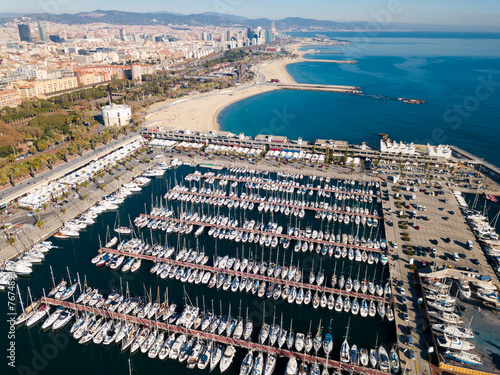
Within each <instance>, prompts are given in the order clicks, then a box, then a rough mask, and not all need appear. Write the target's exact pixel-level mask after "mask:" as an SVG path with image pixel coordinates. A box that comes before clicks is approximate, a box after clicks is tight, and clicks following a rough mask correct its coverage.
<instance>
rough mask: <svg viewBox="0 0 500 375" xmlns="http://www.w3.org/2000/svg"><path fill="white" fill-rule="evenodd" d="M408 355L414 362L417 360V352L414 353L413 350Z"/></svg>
mask: <svg viewBox="0 0 500 375" xmlns="http://www.w3.org/2000/svg"><path fill="white" fill-rule="evenodd" d="M408 355H409V356H410V359H411V360H412V361H414V360H415V352H414V351H413V349H410V350H408Z"/></svg>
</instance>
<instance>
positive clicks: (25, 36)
mask: <svg viewBox="0 0 500 375" xmlns="http://www.w3.org/2000/svg"><path fill="white" fill-rule="evenodd" d="M17 28H18V29H19V38H20V39H21V42H32V41H33V39H32V38H31V29H30V26H29V25H26V24H24V23H20V24H19V25H17Z"/></svg>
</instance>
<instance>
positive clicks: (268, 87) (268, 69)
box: [144, 42, 359, 132]
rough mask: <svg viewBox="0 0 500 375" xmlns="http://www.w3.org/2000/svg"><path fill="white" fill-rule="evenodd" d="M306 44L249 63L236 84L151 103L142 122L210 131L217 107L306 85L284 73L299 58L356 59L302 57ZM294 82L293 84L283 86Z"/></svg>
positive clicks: (215, 124) (217, 126) (214, 124)
mask: <svg viewBox="0 0 500 375" xmlns="http://www.w3.org/2000/svg"><path fill="white" fill-rule="evenodd" d="M306 45H308V43H307V42H301V43H296V44H292V45H290V46H288V47H287V50H288V51H289V52H291V53H293V54H295V55H296V57H293V58H285V59H279V60H274V61H271V62H264V63H262V64H260V65H258V66H255V67H252V71H253V72H254V73H255V78H254V80H253V81H251V82H248V83H245V84H243V85H240V86H236V87H234V88H231V89H227V90H223V91H211V92H209V93H203V94H195V95H192V96H188V97H183V98H181V99H175V100H174V99H170V100H167V101H163V102H160V103H155V104H153V105H151V106H150V107H149V108H148V109H147V113H148V114H147V115H146V117H145V118H146V121H145V123H144V125H145V126H153V125H154V126H163V127H168V128H176V129H179V130H186V129H190V130H192V131H198V132H210V131H217V130H220V124H219V123H218V122H217V115H218V114H219V112H220V111H221V110H223V109H224V108H225V107H227V106H228V105H230V104H233V103H236V102H239V101H241V100H244V99H247V98H249V97H251V96H255V95H258V94H262V93H265V92H269V91H274V90H278V89H282V88H292V89H298V90H301V89H306V90H310V89H311V88H304V87H302V86H304V85H300V86H299V85H298V83H297V82H296V81H295V80H294V79H293V78H292V76H291V75H290V74H289V73H288V70H287V66H288V65H289V64H295V63H300V62H308V61H311V62H321V63H323V62H324V63H337V64H354V63H356V61H344V60H321V59H318V60H314V59H306V58H304V55H306V54H308V53H310V51H300V48H301V47H303V46H306ZM271 79H277V80H279V84H276V83H270V81H271ZM292 85H297V87H296V88H293V87H286V86H292ZM332 87H333V86H332ZM356 89H359V88H356V87H349V86H345V87H342V86H338V87H335V88H334V89H333V90H325V91H340V92H346V91H347V92H350V91H352V90H356Z"/></svg>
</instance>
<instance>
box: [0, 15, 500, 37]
mask: <svg viewBox="0 0 500 375" xmlns="http://www.w3.org/2000/svg"><path fill="white" fill-rule="evenodd" d="M21 16H23V17H29V18H31V19H32V20H33V21H38V20H42V21H50V22H55V23H65V24H69V25H85V24H89V23H96V22H102V23H109V24H112V25H168V24H172V25H187V26H209V25H210V26H221V27H230V26H241V27H251V28H256V27H257V26H261V27H263V28H268V27H270V25H271V20H269V19H267V18H257V19H250V18H245V17H241V16H235V15H232V14H225V13H217V12H204V13H200V14H187V15H186V14H179V13H172V12H167V11H158V12H148V13H134V12H122V11H118V10H100V9H97V10H94V11H93V12H80V13H75V14H69V13H64V14H49V13H32V14H28V13H26V14H18V13H0V25H1V24H4V23H7V22H11V21H13V20H14V19H15V18H19V17H21ZM275 22H276V28H277V29H278V30H285V31H315V32H318V33H320V32H324V31H339V30H365V29H366V26H367V23H366V22H336V21H326V20H323V21H322V20H315V19H307V18H301V17H288V18H284V19H281V20H276V21H275ZM387 30H392V31H396V30H397V31H400V30H412V31H483V32H484V31H491V32H495V31H496V32H498V31H500V29H499V28H498V27H492V26H491V27H482V26H464V25H459V26H453V25H431V24H399V23H390V24H389V25H387ZM380 31H383V30H380Z"/></svg>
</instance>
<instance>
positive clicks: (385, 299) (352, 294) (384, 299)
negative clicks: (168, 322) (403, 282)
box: [99, 248, 391, 309]
mask: <svg viewBox="0 0 500 375" xmlns="http://www.w3.org/2000/svg"><path fill="white" fill-rule="evenodd" d="M99 251H100V252H101V253H104V254H114V255H118V256H120V257H121V256H123V257H125V258H134V259H142V260H148V261H151V262H153V263H155V264H158V266H157V267H156V270H158V271H156V272H155V273H157V274H158V272H159V273H160V274H161V273H163V272H166V271H167V269H166V268H165V267H163V268H160V267H161V266H162V265H164V264H165V265H170V266H174V267H170V268H168V271H170V270H172V269H176V270H179V271H180V270H181V267H182V269H183V270H187V269H190V270H192V271H193V270H199V271H203V273H205V272H206V273H208V274H209V275H210V278H212V276H213V275H218V274H223V275H225V277H224V279H225V280H226V279H228V278H227V276H228V275H231V276H232V277H234V278H235V279H236V277H241V278H246V279H247V280H248V279H252V280H259V281H260V282H267V283H269V285H271V283H276V284H277V285H280V287H281V285H283V286H284V285H288V286H289V287H292V288H296V289H298V290H300V289H303V290H304V289H308V290H312V291H317V292H321V293H328V294H329V295H333V294H335V295H337V296H342V297H344V298H345V297H349V298H360V299H366V300H368V301H375V302H381V303H390V302H391V296H390V294H388V295H387V294H386V295H385V296H378V295H373V294H363V293H358V292H356V291H352V290H351V291H347V290H342V289H334V288H328V287H325V286H322V285H315V284H305V283H300V282H296V281H292V280H289V279H282V278H274V277H270V276H266V275H263V274H257V273H249V272H243V271H236V270H234V269H228V268H224V269H222V268H217V267H211V266H206V265H203V264H197V263H192V262H183V261H178V260H174V259H165V258H159V257H158V256H152V255H145V254H140V253H132V252H127V251H120V250H114V249H107V248H101V249H100V250H99ZM111 261H112V258H110V260H109V262H111ZM192 271H191V272H192ZM166 273H167V272H166ZM203 273H202V272H199V273H197V275H203ZM176 274H177V271H176V272H175V273H174V275H176ZM184 274H185V272H182V275H183V276H184ZM162 276H163V277H162V278H166V277H167V276H164V275H162ZM188 276H189V275H188ZM332 276H333V275H332ZM169 277H170V278H172V277H171V276H170V275H169ZM201 277H202V276H201ZM195 278H196V277H193V278H192V282H194V279H195ZM198 278H199V277H198ZM186 279H187V277H186ZM327 279H331V278H330V277H327ZM358 282H359V281H358ZM197 283H198V284H199V281H198V282H197ZM204 284H206V283H204ZM325 284H326V282H325ZM264 285H266V284H264ZM219 287H220V286H219ZM373 288H375V287H373ZM225 289H226V288H225ZM273 290H274V288H273ZM373 290H375V289H373ZM384 290H389V288H384ZM267 294H269V293H267ZM273 295H274V293H273ZM277 298H279V297H275V298H274V299H277ZM322 307H325V306H322ZM329 308H330V307H329ZM332 308H333V307H332ZM332 308H330V309H332Z"/></svg>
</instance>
